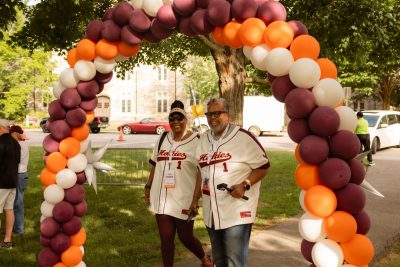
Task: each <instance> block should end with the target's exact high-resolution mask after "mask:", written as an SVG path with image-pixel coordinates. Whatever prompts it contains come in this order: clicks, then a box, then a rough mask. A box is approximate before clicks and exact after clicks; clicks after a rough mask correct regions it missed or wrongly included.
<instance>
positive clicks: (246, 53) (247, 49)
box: [243, 45, 253, 60]
mask: <svg viewBox="0 0 400 267" xmlns="http://www.w3.org/2000/svg"><path fill="white" fill-rule="evenodd" d="M251 50H253V47H251V46H247V45H245V46H243V54H244V56H245V57H246V58H247V59H248V60H251Z"/></svg>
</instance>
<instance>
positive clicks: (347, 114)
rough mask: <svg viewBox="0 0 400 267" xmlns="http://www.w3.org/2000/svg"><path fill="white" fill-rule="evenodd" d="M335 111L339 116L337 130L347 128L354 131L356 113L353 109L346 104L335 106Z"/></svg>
mask: <svg viewBox="0 0 400 267" xmlns="http://www.w3.org/2000/svg"><path fill="white" fill-rule="evenodd" d="M335 111H336V113H337V114H338V115H339V118H340V124H339V129H338V131H340V130H347V131H350V132H354V130H355V129H356V126H357V115H356V114H355V113H354V110H353V109H352V108H349V107H346V106H341V107H337V108H335Z"/></svg>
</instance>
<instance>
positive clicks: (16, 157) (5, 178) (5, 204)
mask: <svg viewBox="0 0 400 267" xmlns="http://www.w3.org/2000/svg"><path fill="white" fill-rule="evenodd" d="M20 158H21V147H20V145H19V144H18V142H17V141H16V140H15V139H14V138H13V137H12V136H11V135H10V133H9V122H8V121H7V120H4V119H0V213H3V211H4V213H5V216H6V227H5V228H6V233H5V236H4V239H3V241H2V242H0V248H11V247H12V246H13V243H12V241H11V239H12V230H13V226H14V210H13V208H14V200H15V194H16V187H17V184H18V164H19V161H20ZM0 222H1V221H0Z"/></svg>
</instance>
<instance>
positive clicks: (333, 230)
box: [324, 210, 357, 242]
mask: <svg viewBox="0 0 400 267" xmlns="http://www.w3.org/2000/svg"><path fill="white" fill-rule="evenodd" d="M324 228H325V231H326V234H327V236H328V238H330V239H332V240H334V241H336V242H346V241H349V240H350V239H352V238H353V237H354V236H355V235H356V233H357V222H356V219H354V217H353V215H351V214H350V213H347V212H344V211H339V210H338V211H335V212H334V213H332V214H331V215H330V216H328V217H326V218H325V219H324Z"/></svg>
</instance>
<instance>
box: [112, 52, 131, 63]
mask: <svg viewBox="0 0 400 267" xmlns="http://www.w3.org/2000/svg"><path fill="white" fill-rule="evenodd" d="M128 59H129V57H126V56H123V55H121V54H120V53H118V55H117V56H116V57H115V61H116V62H122V61H125V60H128Z"/></svg>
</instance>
